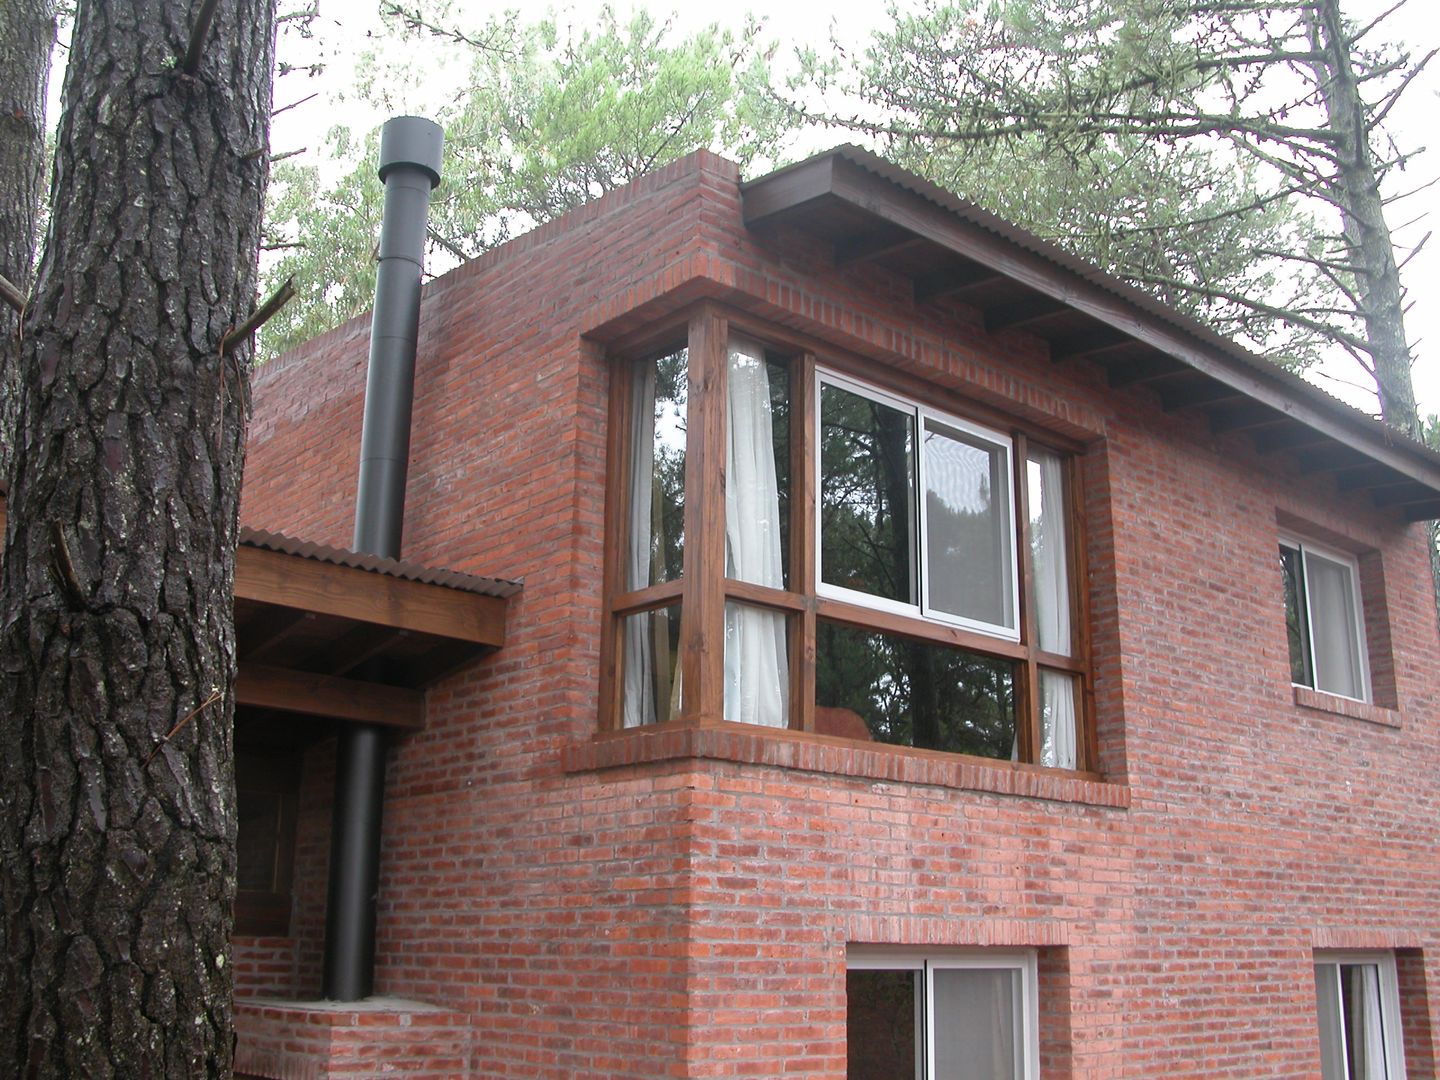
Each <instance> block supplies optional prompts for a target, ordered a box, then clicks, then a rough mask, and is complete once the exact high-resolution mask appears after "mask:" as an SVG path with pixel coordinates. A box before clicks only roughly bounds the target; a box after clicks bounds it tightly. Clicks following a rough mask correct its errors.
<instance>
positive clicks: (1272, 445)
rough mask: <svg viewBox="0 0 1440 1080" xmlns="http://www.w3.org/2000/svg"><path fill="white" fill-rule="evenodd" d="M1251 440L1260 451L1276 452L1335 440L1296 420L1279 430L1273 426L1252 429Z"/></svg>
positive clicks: (1299, 448)
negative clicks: (1259, 429)
mask: <svg viewBox="0 0 1440 1080" xmlns="http://www.w3.org/2000/svg"><path fill="white" fill-rule="evenodd" d="M1250 441H1251V442H1252V443H1254V444H1255V449H1256V450H1258V451H1260V453H1262V454H1276V453H1279V452H1280V451H1282V450H1304V449H1306V448H1307V447H1312V446H1325V445H1326V444H1327V443H1330V442H1332V441H1333V440H1332V439H1330V438H1329V437H1328V436H1327V435H1325V434H1324V433H1322V432H1319V431H1316V430H1315V429H1314V428H1311V427H1306V426H1305V425H1304V424H1302V423H1300V422H1299V421H1298V420H1295V421H1291V423H1290V425H1289V426H1288V427H1282V428H1279V429H1278V430H1277V429H1274V428H1271V429H1267V430H1264V431H1252V432H1251V433H1250Z"/></svg>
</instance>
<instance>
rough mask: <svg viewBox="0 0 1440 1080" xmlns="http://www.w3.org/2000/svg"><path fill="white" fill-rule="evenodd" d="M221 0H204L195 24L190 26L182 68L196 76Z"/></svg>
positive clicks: (186, 72)
mask: <svg viewBox="0 0 1440 1080" xmlns="http://www.w3.org/2000/svg"><path fill="white" fill-rule="evenodd" d="M219 2H220V0H203V2H202V3H201V5H200V10H199V11H198V12H197V13H196V15H195V24H194V25H193V26H192V27H191V28H190V44H189V45H188V46H187V47H186V49H185V59H184V60H182V61H181V63H180V70H181V71H183V72H184V73H185V74H186V75H190V76H194V75H195V73H196V72H197V71H199V70H200V57H201V55H203V54H204V52H205V39H206V38H207V37H209V36H210V24H211V23H212V22H214V21H215V8H216V7H217V6H218V5H219Z"/></svg>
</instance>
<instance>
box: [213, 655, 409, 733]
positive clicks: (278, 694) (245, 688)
mask: <svg viewBox="0 0 1440 1080" xmlns="http://www.w3.org/2000/svg"><path fill="white" fill-rule="evenodd" d="M235 701H236V703H237V704H239V705H250V706H255V707H257V708H262V709H279V710H281V711H282V712H293V713H301V714H303V715H306V716H325V717H329V718H330V719H332V720H348V721H352V722H355V723H365V724H381V725H384V726H385V727H395V728H404V729H406V730H410V731H416V730H419V729H420V728H423V727H424V726H425V694H424V693H423V692H422V691H419V690H407V689H404V688H403V687H398V686H385V685H382V684H380V683H371V682H359V681H357V680H355V679H341V678H337V677H336V676H334V675H317V674H313V673H311V672H306V671H292V670H290V669H289V668H279V667H273V666H271V665H269V664H252V663H247V662H245V661H243V660H242V661H241V662H240V671H239V674H238V675H237V676H236V679H235Z"/></svg>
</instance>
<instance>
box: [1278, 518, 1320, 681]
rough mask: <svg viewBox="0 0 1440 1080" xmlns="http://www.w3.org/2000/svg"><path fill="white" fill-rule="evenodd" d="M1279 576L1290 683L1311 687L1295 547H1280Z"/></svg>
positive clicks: (1301, 578) (1300, 568)
mask: <svg viewBox="0 0 1440 1080" xmlns="http://www.w3.org/2000/svg"><path fill="white" fill-rule="evenodd" d="M1280 577H1281V580H1282V581H1283V582H1284V585H1285V634H1286V636H1287V637H1288V638H1289V640H1290V681H1291V682H1293V683H1298V684H1299V685H1301V686H1314V685H1315V676H1314V675H1313V674H1312V672H1311V670H1310V616H1309V613H1308V612H1307V611H1306V608H1305V567H1304V563H1303V561H1302V560H1301V558H1300V552H1299V550H1298V549H1296V548H1292V547H1285V546H1284V545H1283V544H1282V545H1281V547H1280Z"/></svg>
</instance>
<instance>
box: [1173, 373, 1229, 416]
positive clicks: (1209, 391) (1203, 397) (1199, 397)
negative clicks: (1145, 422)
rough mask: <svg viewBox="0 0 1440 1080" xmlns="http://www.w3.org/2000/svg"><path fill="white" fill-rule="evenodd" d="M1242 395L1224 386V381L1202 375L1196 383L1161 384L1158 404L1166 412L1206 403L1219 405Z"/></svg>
mask: <svg viewBox="0 0 1440 1080" xmlns="http://www.w3.org/2000/svg"><path fill="white" fill-rule="evenodd" d="M1244 397H1245V394H1244V393H1242V392H1241V391H1239V390H1236V389H1235V388H1234V387H1233V386H1226V385H1225V384H1224V383H1219V382H1216V381H1215V380H1213V379H1205V378H1203V377H1202V378H1201V381H1200V382H1199V383H1198V384H1189V385H1181V386H1162V387H1161V388H1160V406H1161V408H1163V409H1164V410H1165V411H1166V412H1175V411H1176V410H1177V409H1190V408H1196V407H1201V406H1206V405H1220V404H1222V403H1224V402H1228V401H1238V400H1241V399H1243V398H1244Z"/></svg>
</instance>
